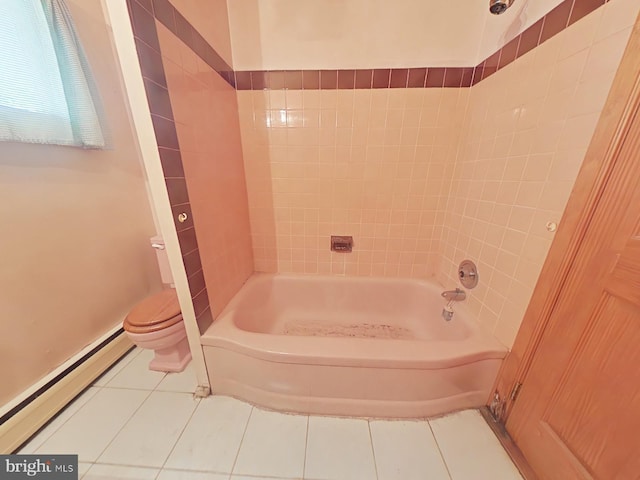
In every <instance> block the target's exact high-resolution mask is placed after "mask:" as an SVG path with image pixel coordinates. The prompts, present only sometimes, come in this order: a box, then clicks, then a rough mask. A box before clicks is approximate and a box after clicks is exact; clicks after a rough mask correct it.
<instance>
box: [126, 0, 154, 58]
mask: <svg viewBox="0 0 640 480" xmlns="http://www.w3.org/2000/svg"><path fill="white" fill-rule="evenodd" d="M130 5H131V10H130V15H131V26H132V27H133V32H134V35H135V36H136V37H137V38H139V39H140V40H142V41H143V42H144V43H146V44H147V45H149V46H150V47H151V48H153V49H154V50H155V51H157V52H159V51H160V42H159V41H158V33H157V31H156V20H155V18H154V17H153V14H151V13H149V11H148V10H145V9H144V8H143V7H142V5H140V4H139V3H138V2H135V1H134V2H130Z"/></svg>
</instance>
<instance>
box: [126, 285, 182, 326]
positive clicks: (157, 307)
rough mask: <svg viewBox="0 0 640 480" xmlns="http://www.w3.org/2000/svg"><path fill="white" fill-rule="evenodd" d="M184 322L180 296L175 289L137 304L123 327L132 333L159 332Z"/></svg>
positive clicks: (164, 291)
mask: <svg viewBox="0 0 640 480" xmlns="http://www.w3.org/2000/svg"><path fill="white" fill-rule="evenodd" d="M181 321H182V313H181V311H180V303H179V302H178V295H177V294H176V291H175V290H174V289H168V290H163V291H162V292H160V293H157V294H155V295H151V296H150V297H147V298H145V299H144V300H143V301H142V302H140V303H139V304H137V305H136V306H135V307H133V309H132V310H131V312H129V314H128V315H127V316H126V318H125V319H124V323H123V327H124V329H125V330H126V331H127V332H131V333H149V332H157V331H159V330H163V329H165V328H168V327H171V326H173V325H175V324H176V323H179V322H181Z"/></svg>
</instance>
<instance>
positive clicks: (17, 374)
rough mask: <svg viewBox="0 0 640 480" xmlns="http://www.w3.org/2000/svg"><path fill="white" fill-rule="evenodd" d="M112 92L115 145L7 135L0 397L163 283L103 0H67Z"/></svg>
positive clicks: (107, 100)
mask: <svg viewBox="0 0 640 480" xmlns="http://www.w3.org/2000/svg"><path fill="white" fill-rule="evenodd" d="M67 3H68V5H69V7H70V9H71V12H72V15H73V17H74V20H75V22H76V25H77V28H78V30H79V34H80V37H81V39H82V40H83V43H84V47H85V49H86V52H87V55H88V57H89V61H90V63H91V66H92V67H93V71H94V74H95V77H96V80H97V82H98V86H99V89H100V92H101V94H102V97H103V100H104V104H105V108H106V111H107V117H108V121H109V125H110V126H111V128H112V130H113V139H114V145H113V149H112V150H105V151H87V150H82V149H78V148H68V147H59V146H43V145H30V144H18V143H1V144H0V192H1V195H2V202H0V218H2V221H3V225H4V228H3V229H2V235H0V249H1V250H2V252H3V255H2V267H1V268H0V292H2V294H1V295H0V339H1V340H0V344H1V348H0V365H2V367H1V369H2V372H1V374H0V377H1V378H2V382H1V384H0V404H3V403H5V402H7V401H9V400H10V399H11V398H13V397H14V396H16V395H18V394H19V393H20V392H22V391H23V390H25V389H26V388H27V387H28V386H30V385H32V384H33V383H35V382H36V381H38V380H39V379H40V378H42V377H43V376H45V375H46V374H47V373H48V372H50V371H51V370H53V369H54V368H56V367H57V366H58V365H60V364H62V363H64V362H65V361H66V360H67V359H68V358H69V357H71V356H72V355H74V354H75V353H77V352H78V351H80V350H81V349H82V348H83V347H85V346H86V345H88V344H89V343H91V342H93V341H94V340H95V339H96V338H98V337H99V336H100V335H102V334H104V333H105V332H107V331H108V330H110V329H111V328H113V327H114V326H116V325H117V324H118V323H120V322H121V321H122V319H123V316H124V315H125V314H126V313H127V312H128V310H129V309H130V308H131V306H133V305H134V304H135V303H136V302H137V301H139V300H140V299H142V298H143V297H145V296H146V295H147V294H149V293H151V292H153V291H156V290H158V289H159V288H160V286H161V285H160V279H159V274H158V268H157V264H156V262H155V256H154V253H153V250H152V249H151V248H149V242H148V238H149V236H151V235H153V234H154V233H155V228H154V225H153V220H152V215H151V211H150V207H149V203H148V199H147V193H146V190H145V178H144V175H143V172H142V167H141V164H140V160H139V158H138V149H137V145H136V141H135V139H134V138H133V136H132V133H131V127H130V123H129V116H128V113H127V110H126V107H125V100H124V96H123V92H122V87H121V83H120V75H119V68H118V66H117V64H116V63H115V61H114V57H113V51H112V49H111V40H110V32H109V30H108V28H107V27H106V25H105V20H104V17H103V12H102V7H101V2H100V1H99V0H70V1H68V2H67Z"/></svg>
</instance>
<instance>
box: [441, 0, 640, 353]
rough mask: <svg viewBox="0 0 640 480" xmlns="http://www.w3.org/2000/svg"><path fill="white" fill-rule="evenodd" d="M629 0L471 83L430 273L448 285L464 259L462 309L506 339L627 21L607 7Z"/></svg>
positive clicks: (516, 322)
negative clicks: (474, 282)
mask: <svg viewBox="0 0 640 480" xmlns="http://www.w3.org/2000/svg"><path fill="white" fill-rule="evenodd" d="M631 3H632V2H631V1H630V0H621V1H620V2H618V3H616V2H609V3H607V4H606V6H605V7H603V8H601V9H598V10H596V11H594V12H593V13H591V14H589V15H587V16H586V17H584V18H583V19H581V20H579V21H578V22H576V23H575V24H573V25H571V26H570V27H569V28H567V29H566V30H564V31H563V32H562V33H560V34H559V35H557V36H555V37H553V38H551V39H550V40H549V41H547V42H546V43H544V44H542V45H540V46H539V47H538V48H536V49H534V50H532V51H531V52H529V53H527V54H526V55H524V56H522V57H520V58H519V59H517V60H516V61H515V62H513V63H511V64H510V65H509V66H507V67H506V68H504V69H502V70H499V71H498V72H497V73H496V74H494V75H492V76H491V77H489V78H488V79H486V80H484V81H483V82H481V83H480V84H478V85H476V86H474V87H472V88H471V93H470V96H469V106H468V110H467V112H466V117H465V121H464V134H463V136H462V138H461V144H460V153H459V154H458V156H457V158H456V160H455V167H454V174H453V178H452V183H451V185H452V188H451V191H450V196H449V198H448V204H447V207H446V211H447V217H446V221H445V225H444V230H443V234H442V241H443V242H442V263H441V267H440V270H439V273H438V279H439V280H440V281H441V282H442V283H443V284H445V285H447V286H451V287H453V286H454V285H456V284H457V283H458V282H457V278H456V273H457V265H458V263H459V262H460V261H461V260H463V259H464V258H471V259H472V260H474V261H475V262H476V263H477V264H478V266H479V272H480V285H479V287H478V288H477V289H475V290H472V291H471V292H469V293H470V294H469V301H468V302H467V307H468V308H469V309H470V310H471V311H472V313H473V314H474V315H475V316H476V317H477V318H478V320H479V321H480V323H481V324H483V325H484V326H485V327H486V328H487V329H489V330H490V331H492V332H493V333H494V334H495V335H496V336H497V337H498V339H499V340H501V341H502V342H503V343H504V344H505V345H507V346H511V344H512V342H513V339H514V338H515V335H516V333H517V331H518V328H519V326H520V322H521V321H522V318H523V315H524V312H525V310H526V307H527V305H528V303H529V300H530V297H531V294H532V293H533V289H534V287H535V285H536V282H537V280H538V275H539V272H540V270H541V268H542V265H543V263H544V260H545V258H546V256H547V252H548V250H549V247H550V245H551V241H552V239H553V233H551V232H549V231H547V229H546V228H545V225H546V223H547V222H549V221H553V222H560V220H561V217H562V213H563V211H564V208H565V205H566V202H567V200H568V198H569V194H570V192H571V189H572V187H573V184H574V182H575V178H576V176H577V174H578V170H579V168H580V164H581V163H582V160H583V158H584V155H585V152H586V149H587V147H588V145H589V141H590V140H591V136H592V134H593V131H594V129H595V126H596V124H597V122H598V118H599V116H600V112H601V110H602V108H603V106H604V103H605V101H606V97H607V94H608V92H609V89H610V87H611V83H612V80H613V77H614V74H615V71H616V69H617V67H618V64H619V62H620V58H621V56H622V52H623V50H624V47H625V45H626V42H627V40H628V37H629V33H630V27H631V25H632V23H633V21H634V19H635V15H629V16H628V17H627V18H623V16H622V15H618V14H617V13H616V12H619V11H629V10H634V11H635V13H636V14H637V11H638V6H637V4H636V6H635V7H634V8H631V7H630V4H631ZM614 18H615V19H616V20H615V21H614V20H612V19H614ZM605 19H606V20H605ZM612 23H616V25H615V26H614V25H612ZM603 31H604V32H607V33H608V35H604V36H601V37H599V35H598V32H603ZM496 125H499V126H500V128H498V129H496V128H494V127H495V126H496Z"/></svg>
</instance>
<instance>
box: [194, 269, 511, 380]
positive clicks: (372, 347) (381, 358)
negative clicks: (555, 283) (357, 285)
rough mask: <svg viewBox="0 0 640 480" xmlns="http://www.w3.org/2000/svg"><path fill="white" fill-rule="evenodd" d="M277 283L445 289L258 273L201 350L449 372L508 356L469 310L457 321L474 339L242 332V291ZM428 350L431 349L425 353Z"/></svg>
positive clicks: (207, 334)
mask: <svg viewBox="0 0 640 480" xmlns="http://www.w3.org/2000/svg"><path fill="white" fill-rule="evenodd" d="M273 278H278V279H282V280H300V279H304V280H305V281H313V280H331V281H336V280H337V281H341V282H363V281H364V282H367V283H384V282H394V281H395V282H398V281H402V282H410V283H414V284H420V285H423V286H426V287H427V288H430V289H435V288H437V289H439V288H442V287H441V286H440V285H439V284H438V283H437V281H435V279H430V280H422V279H395V278H385V277H357V276H356V277H350V276H345V277H342V276H341V277H336V276H331V275H302V274H300V275H297V274H271V273H254V274H253V275H252V276H251V277H249V279H247V282H245V284H244V285H243V286H242V287H241V289H240V291H239V292H238V293H236V295H234V297H233V298H232V300H231V301H230V302H229V304H228V305H227V307H226V308H225V309H224V310H223V311H222V313H221V314H220V315H219V316H218V318H217V319H216V320H215V321H214V322H213V323H212V324H211V325H210V326H209V328H208V329H207V330H206V331H205V332H204V333H203V334H202V336H201V343H202V345H203V346H210V347H220V348H225V349H229V350H233V351H235V352H238V353H242V354H244V355H248V356H250V357H253V358H256V359H260V360H266V361H271V362H276V363H295V364H306V365H326V366H356V367H358V366H361V367H374V368H402V369H407V368H408V369H445V368H450V367H454V366H459V365H464V364H468V363H472V362H477V361H480V360H485V359H503V358H504V357H505V356H506V355H507V352H508V349H507V348H506V347H505V346H504V345H502V344H501V343H500V342H499V341H498V340H497V339H496V338H495V337H493V336H492V335H490V334H489V333H488V332H485V331H484V330H483V329H482V327H481V326H480V325H479V324H477V322H475V321H474V320H472V319H471V318H469V314H468V312H465V311H464V308H459V310H462V311H461V312H459V313H461V315H459V316H458V319H459V321H463V322H465V327H467V328H468V329H469V331H470V335H469V336H467V338H464V339H461V340H398V339H372V338H343V337H315V336H298V335H282V334H274V333H258V332H250V331H247V330H242V329H240V328H239V327H237V326H236V324H235V322H234V321H233V312H234V311H235V309H236V306H237V304H238V302H239V301H240V300H241V295H242V292H243V290H244V289H246V288H248V286H249V285H250V284H252V283H256V282H264V281H270V280H271V279H273ZM461 307H462V306H461ZM455 318H456V317H454V319H455ZM442 321H444V320H442ZM454 321H455V320H454ZM426 345H428V348H425V346H426Z"/></svg>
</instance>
